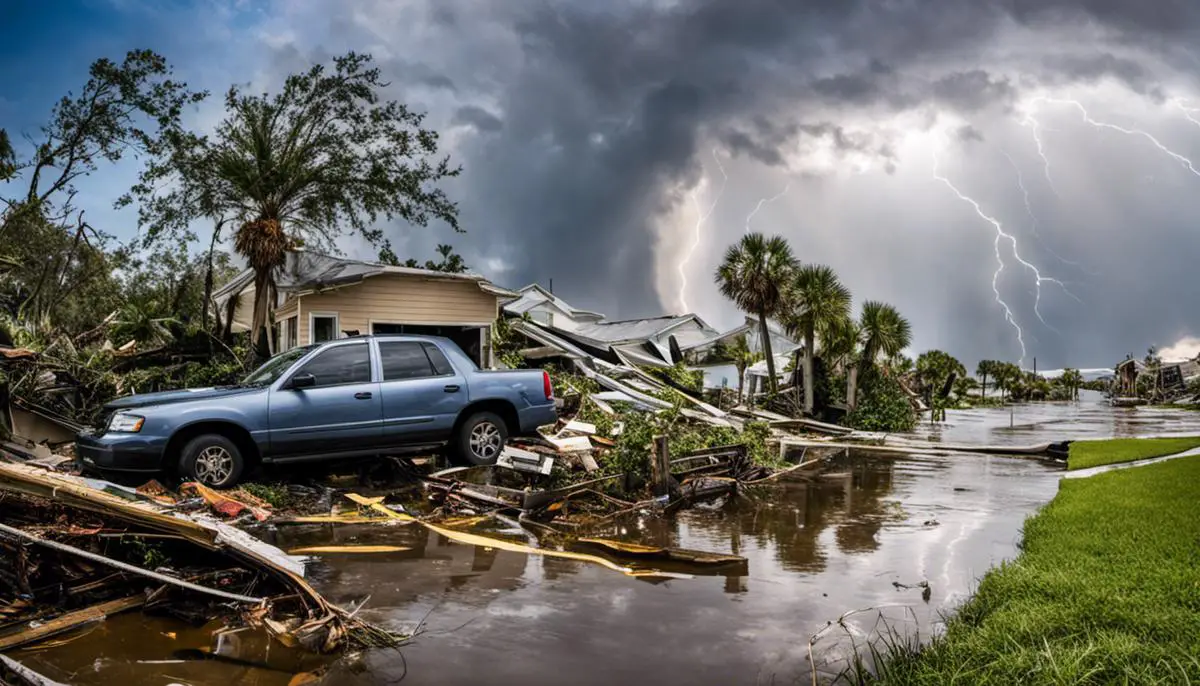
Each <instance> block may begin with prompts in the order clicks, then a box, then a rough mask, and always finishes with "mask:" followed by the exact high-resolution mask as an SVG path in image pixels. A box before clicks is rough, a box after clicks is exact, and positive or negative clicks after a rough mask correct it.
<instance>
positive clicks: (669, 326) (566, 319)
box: [504, 284, 720, 367]
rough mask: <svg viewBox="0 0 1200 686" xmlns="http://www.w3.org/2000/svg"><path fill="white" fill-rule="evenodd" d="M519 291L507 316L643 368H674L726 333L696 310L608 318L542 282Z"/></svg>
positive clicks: (506, 312) (506, 310) (592, 350)
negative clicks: (574, 303) (692, 351)
mask: <svg viewBox="0 0 1200 686" xmlns="http://www.w3.org/2000/svg"><path fill="white" fill-rule="evenodd" d="M519 293H520V297H518V298H516V299H515V300H512V301H510V302H508V303H506V304H505V305H504V312H505V314H508V315H510V316H514V317H526V318H528V319H529V320H530V321H532V322H534V323H535V324H538V325H539V326H542V327H544V328H546V329H549V330H551V331H553V332H554V333H555V334H557V335H559V336H560V337H562V338H564V339H567V340H568V341H570V342H572V343H574V344H575V345H578V346H579V347H580V348H582V349H583V350H585V351H587V352H588V353H589V354H593V355H598V356H600V357H605V356H609V355H612V354H614V353H613V352H611V351H615V352H616V353H619V354H620V355H622V356H624V357H625V358H626V359H627V360H628V361H629V362H632V363H634V364H638V365H642V366H649V367H669V366H671V365H673V364H674V363H675V362H677V361H680V360H682V359H683V351H685V350H689V349H691V348H692V347H694V346H696V345H698V344H701V343H704V342H705V341H710V340H712V339H714V338H716V337H718V336H720V332H718V331H717V330H716V329H714V328H712V327H711V326H709V325H708V324H707V323H705V321H704V320H703V319H701V318H700V317H699V316H697V315H694V314H683V315H667V316H662V317H648V318H645V319H623V320H607V319H605V318H604V315H602V314H600V313H598V312H591V311H589V310H581V309H579V308H577V307H573V306H572V305H570V304H569V303H567V302H566V301H565V300H563V299H562V298H560V297H558V296H556V295H554V294H553V293H551V292H550V291H548V290H546V289H544V288H542V287H541V286H539V285H537V284H530V285H529V286H526V287H524V288H522V289H521V290H520V291H519Z"/></svg>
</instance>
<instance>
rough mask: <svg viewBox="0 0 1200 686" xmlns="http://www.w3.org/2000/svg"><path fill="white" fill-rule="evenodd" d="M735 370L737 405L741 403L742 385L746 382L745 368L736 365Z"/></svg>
mask: <svg viewBox="0 0 1200 686" xmlns="http://www.w3.org/2000/svg"><path fill="white" fill-rule="evenodd" d="M737 372H738V405H741V404H742V398H743V396H742V388H743V386H744V385H745V383H746V368H745V367H738V368H737Z"/></svg>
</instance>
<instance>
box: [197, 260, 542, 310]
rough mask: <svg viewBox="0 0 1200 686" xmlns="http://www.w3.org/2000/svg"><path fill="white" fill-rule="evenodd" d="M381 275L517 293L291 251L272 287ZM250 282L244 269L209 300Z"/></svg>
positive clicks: (447, 276)
mask: <svg viewBox="0 0 1200 686" xmlns="http://www.w3.org/2000/svg"><path fill="white" fill-rule="evenodd" d="M382 274H408V275H411V276H420V277H424V278H428V279H438V280H447V281H456V280H457V281H473V282H475V283H476V284H478V285H479V288H480V290H483V291H485V292H487V293H492V294H494V295H499V296H508V297H517V296H519V295H520V294H519V293H516V292H514V291H510V290H508V289H505V288H501V287H499V286H496V285H494V284H492V283H491V282H490V281H488V280H487V279H485V278H484V277H483V276H482V275H480V274H475V273H472V272H464V273H461V274H453V273H449V272H439V271H434V270H432V269H419V268H415V267H396V266H392V265H388V264H380V263H378V262H366V261H363V260H352V259H347V258H344V257H333V256H331V255H323V254H321V253H316V252H310V251H307V250H295V251H291V252H289V253H288V254H287V258H286V260H285V262H284V264H283V266H282V267H280V268H279V269H278V270H276V273H275V286H276V288H278V289H279V291H280V292H282V293H297V292H304V291H310V290H318V289H323V288H332V287H335V286H345V285H348V284H353V283H358V282H360V281H362V280H363V279H367V278H370V277H372V276H380V275H382ZM253 283H254V270H253V269H246V270H245V271H243V272H242V273H241V274H238V275H237V276H235V277H234V278H233V279H232V280H231V281H230V282H229V283H227V284H225V285H224V286H222V287H221V288H219V289H217V290H216V291H215V292H213V300H214V301H216V302H218V303H222V302H225V301H227V300H228V299H229V298H231V297H232V296H233V295H235V294H237V293H241V292H242V291H243V290H244V289H245V288H246V287H248V286H250V285H252V284H253Z"/></svg>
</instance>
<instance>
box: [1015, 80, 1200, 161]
mask: <svg viewBox="0 0 1200 686" xmlns="http://www.w3.org/2000/svg"><path fill="white" fill-rule="evenodd" d="M1033 102H1034V103H1042V102H1048V103H1051V104H1055V105H1071V106H1073V107H1074V108H1075V109H1077V110H1079V114H1081V115H1082V116H1083V120H1084V121H1085V122H1087V123H1088V124H1091V125H1092V126H1094V127H1096V128H1098V129H1110V130H1112V131H1118V132H1120V133H1123V134H1125V135H1127V136H1135V137H1139V138H1145V139H1146V140H1148V141H1150V142H1151V143H1152V144H1153V145H1154V147H1156V148H1158V149H1159V150H1161V151H1162V152H1164V153H1166V154H1167V155H1168V156H1169V157H1171V158H1172V159H1174V160H1175V161H1176V162H1179V163H1180V164H1182V165H1183V166H1184V167H1187V170H1188V171H1190V172H1191V173H1192V174H1194V175H1196V176H1200V170H1198V169H1196V165H1194V164H1192V161H1191V160H1190V159H1188V158H1186V157H1184V156H1183V155H1180V154H1179V153H1177V152H1175V151H1174V150H1171V149H1170V148H1168V147H1167V146H1165V145H1163V144H1162V143H1161V142H1160V141H1159V140H1158V139H1157V138H1155V137H1154V136H1152V135H1150V134H1149V133H1146V132H1145V131H1142V130H1140V129H1127V128H1125V127H1123V126H1117V125H1116V124H1109V123H1108V122H1102V121H1096V120H1095V119H1092V116H1091V115H1090V114H1088V111H1087V109H1086V108H1085V107H1084V106H1083V104H1082V103H1080V102H1079V101H1078V100H1067V99H1062V98H1047V97H1044V96H1038V97H1036V98H1034V99H1033ZM1185 114H1187V113H1186V112H1185ZM1188 118H1189V119H1190V118H1191V117H1190V116H1189V117H1188Z"/></svg>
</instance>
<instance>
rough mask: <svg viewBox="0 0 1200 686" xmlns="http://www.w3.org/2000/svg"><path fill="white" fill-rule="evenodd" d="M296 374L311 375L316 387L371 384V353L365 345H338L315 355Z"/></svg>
mask: <svg viewBox="0 0 1200 686" xmlns="http://www.w3.org/2000/svg"><path fill="white" fill-rule="evenodd" d="M296 373H297V374H312V375H313V376H315V377H316V378H317V386H337V385H340V384H349V383H370V382H371V353H370V349H369V348H368V347H367V344H366V343H365V342H364V343H351V344H349V345H339V346H335V347H333V348H330V349H328V350H324V351H322V352H320V353H317V356H316V357H314V358H313V359H312V360H310V361H309V362H308V364H305V365H304V366H303V367H301V368H300V370H299V371H298V372H296Z"/></svg>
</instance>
